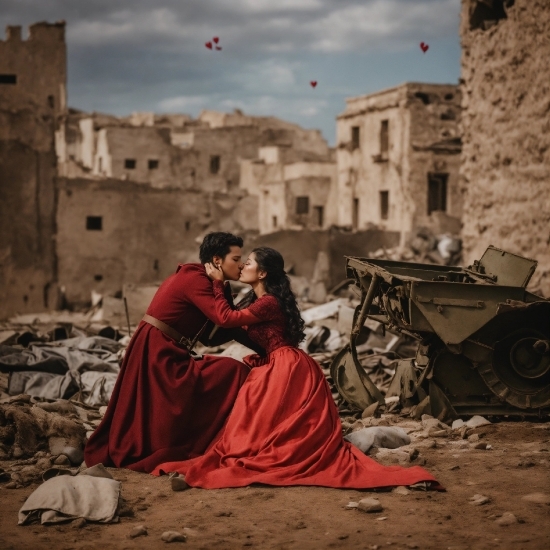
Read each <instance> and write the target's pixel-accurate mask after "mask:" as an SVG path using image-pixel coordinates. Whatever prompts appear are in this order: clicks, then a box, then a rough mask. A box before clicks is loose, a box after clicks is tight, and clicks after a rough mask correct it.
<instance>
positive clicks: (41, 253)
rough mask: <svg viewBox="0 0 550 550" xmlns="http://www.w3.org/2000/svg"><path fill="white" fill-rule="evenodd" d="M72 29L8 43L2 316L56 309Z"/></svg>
mask: <svg viewBox="0 0 550 550" xmlns="http://www.w3.org/2000/svg"><path fill="white" fill-rule="evenodd" d="M66 80H67V76H66V46H65V23H64V22H60V23H55V24H48V23H37V24H35V25H32V26H31V27H30V29H29V36H28V38H27V39H26V40H23V39H22V36H21V27H15V26H13V27H8V28H7V36H6V39H5V40H2V41H0V304H1V313H2V314H3V315H10V314H12V313H14V312H16V311H17V312H25V311H40V310H44V309H46V308H53V307H56V305H57V303H56V301H57V300H56V289H57V287H56V285H55V281H56V241H55V234H56V224H55V214H56V211H55V205H56V201H55V193H56V191H55V177H56V170H57V168H56V152H55V133H56V131H57V130H58V128H59V124H60V120H61V119H62V118H63V116H64V114H65V111H66Z"/></svg>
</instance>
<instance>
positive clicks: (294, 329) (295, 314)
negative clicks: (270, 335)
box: [252, 246, 306, 346]
mask: <svg viewBox="0 0 550 550" xmlns="http://www.w3.org/2000/svg"><path fill="white" fill-rule="evenodd" d="M252 252H253V253H254V257H255V259H256V263H257V264H258V267H259V269H261V270H262V271H265V272H266V273H267V275H266V277H265V279H264V281H265V289H266V291H267V293H268V294H271V295H272V296H275V298H277V302H279V306H280V307H281V310H282V311H283V314H284V316H285V318H286V327H285V338H286V339H287V340H288V342H289V343H290V344H292V345H293V346H298V344H299V343H300V342H301V341H302V340H303V339H304V338H305V336H306V334H305V332H304V326H305V323H304V320H303V319H302V317H301V315H300V310H299V309H298V304H297V303H296V297H295V296H294V293H293V292H292V289H291V288H290V279H289V278H288V275H287V274H286V273H285V269H284V267H285V262H284V260H283V257H282V256H281V254H279V252H277V251H276V250H274V249H273V248H268V247H266V246H261V247H259V248H255V249H254V250H253V251H252Z"/></svg>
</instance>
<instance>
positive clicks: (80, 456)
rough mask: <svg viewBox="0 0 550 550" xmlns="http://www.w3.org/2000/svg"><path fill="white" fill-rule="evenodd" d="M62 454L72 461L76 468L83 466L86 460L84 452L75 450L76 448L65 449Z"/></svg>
mask: <svg viewBox="0 0 550 550" xmlns="http://www.w3.org/2000/svg"><path fill="white" fill-rule="evenodd" d="M61 454H62V455H65V456H66V457H67V458H68V459H69V460H70V461H71V464H74V465H76V466H79V465H80V464H82V461H83V460H84V452H83V451H81V450H80V449H75V447H69V446H67V447H63V449H62V451H61Z"/></svg>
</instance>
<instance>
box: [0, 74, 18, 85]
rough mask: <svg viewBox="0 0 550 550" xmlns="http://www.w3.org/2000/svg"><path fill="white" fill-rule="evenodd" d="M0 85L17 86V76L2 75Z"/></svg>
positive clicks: (0, 75)
mask: <svg viewBox="0 0 550 550" xmlns="http://www.w3.org/2000/svg"><path fill="white" fill-rule="evenodd" d="M0 84H17V75H16V74H0Z"/></svg>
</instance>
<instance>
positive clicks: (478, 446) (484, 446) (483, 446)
mask: <svg viewBox="0 0 550 550" xmlns="http://www.w3.org/2000/svg"><path fill="white" fill-rule="evenodd" d="M474 449H479V450H481V451H488V450H490V449H492V447H491V445H487V443H483V442H479V443H476V444H475V445H474Z"/></svg>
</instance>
